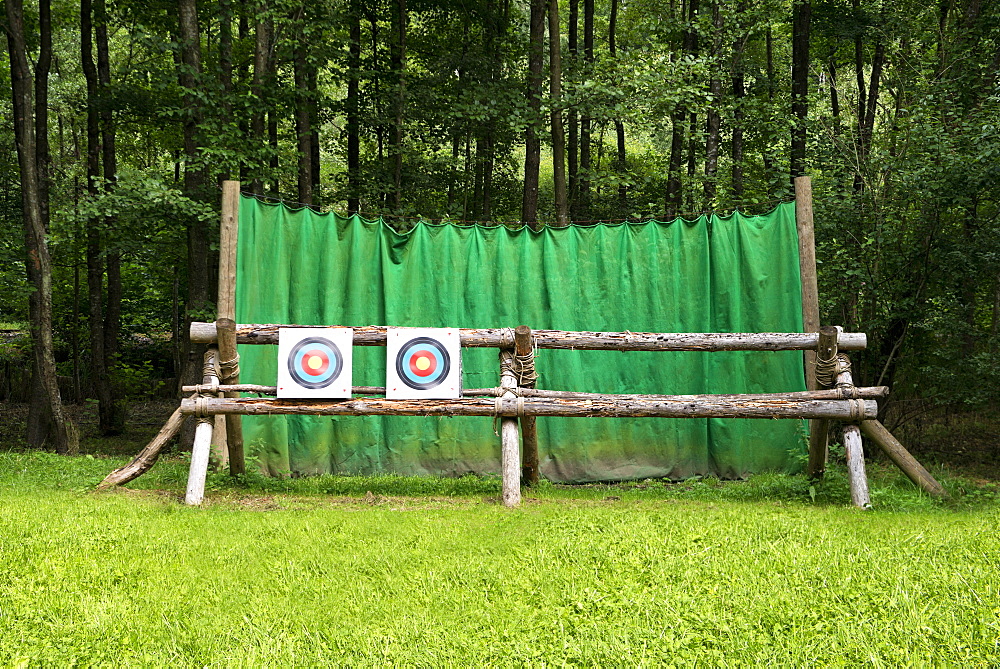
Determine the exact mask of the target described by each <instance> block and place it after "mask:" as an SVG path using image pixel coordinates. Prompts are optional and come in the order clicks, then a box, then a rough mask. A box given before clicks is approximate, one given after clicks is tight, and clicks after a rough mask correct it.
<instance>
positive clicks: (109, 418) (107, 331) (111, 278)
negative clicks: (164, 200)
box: [93, 0, 125, 436]
mask: <svg viewBox="0 0 1000 669" xmlns="http://www.w3.org/2000/svg"><path fill="white" fill-rule="evenodd" d="M93 9H94V36H95V37H96V41H97V83H98V91H99V94H100V95H101V97H103V98H104V99H110V98H111V62H110V54H109V48H108V13H107V7H106V6H105V0H96V2H95V4H94V7H93ZM100 127H101V162H102V167H103V170H104V191H105V192H106V193H109V194H110V193H113V192H114V190H115V187H116V185H117V182H118V156H117V150H116V141H115V140H116V137H115V134H116V133H115V123H114V117H113V116H112V113H111V109H110V108H109V107H108V105H106V104H105V105H103V107H102V109H101V113H100ZM116 223H117V220H116V219H115V217H114V216H106V217H105V218H104V235H105V237H104V239H105V244H104V250H105V271H106V274H107V293H106V294H105V300H106V302H105V311H104V369H105V373H106V377H107V380H108V386H109V387H108V390H107V393H106V394H107V395H108V396H109V397H110V398H111V401H110V403H108V404H106V405H105V404H100V405H99V406H98V429H99V430H100V432H101V434H102V435H106V436H110V435H116V434H121V433H122V431H124V429H125V407H124V406H122V404H121V402H120V401H119V399H118V398H117V397H116V393H115V388H114V384H112V383H111V377H112V372H113V370H114V368H115V365H116V361H117V358H118V334H119V331H120V329H121V305H122V277H121V250H120V248H119V246H118V245H117V244H115V243H112V242H111V240H112V239H117V235H116V234H115V225H116Z"/></svg>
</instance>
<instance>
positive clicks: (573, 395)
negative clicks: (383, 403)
mask: <svg viewBox="0 0 1000 669" xmlns="http://www.w3.org/2000/svg"><path fill="white" fill-rule="evenodd" d="M182 390H183V392H186V393H257V394H259V395H277V394H278V387H277V386H259V385H254V384H250V383H241V384H236V385H220V386H214V387H213V386H184V387H183V388H182ZM501 390H502V389H500V388H466V389H463V390H462V396H463V397H499V396H500V395H501V394H502V392H501ZM351 393H352V394H354V395H385V388H384V387H382V386H354V387H352V388H351ZM515 393H516V394H518V395H520V396H521V397H556V398H566V399H590V398H606V397H607V398H615V399H626V398H633V397H635V398H645V399H661V400H674V399H678V398H698V399H701V398H730V399H737V400H739V399H758V400H768V399H776V398H783V399H790V400H845V399H864V400H874V399H881V398H884V397H888V396H889V387H888V386H871V387H865V388H852V389H846V388H833V389H830V390H802V391H794V392H788V393H756V394H739V395H735V394H730V395H722V394H720V395H607V394H603V393H578V392H574V391H572V390H542V389H541V388H518V389H517V390H516V391H515Z"/></svg>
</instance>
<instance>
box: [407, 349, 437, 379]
mask: <svg viewBox="0 0 1000 669" xmlns="http://www.w3.org/2000/svg"><path fill="white" fill-rule="evenodd" d="M421 357H424V358H427V359H428V360H429V361H430V363H431V365H430V367H428V368H427V369H417V359H418V358H421ZM435 369H437V359H436V358H435V357H434V355H433V354H432V353H431V352H430V351H424V350H420V351H414V352H413V353H411V354H410V371H411V372H413V373H414V374H416V375H417V376H430V375H431V374H433V373H434V370H435Z"/></svg>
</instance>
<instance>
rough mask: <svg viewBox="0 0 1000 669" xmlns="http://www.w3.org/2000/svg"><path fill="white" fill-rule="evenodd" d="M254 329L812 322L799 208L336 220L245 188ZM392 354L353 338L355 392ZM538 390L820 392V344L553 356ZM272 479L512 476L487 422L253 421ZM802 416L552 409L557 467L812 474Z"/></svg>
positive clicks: (242, 228) (548, 430) (270, 355)
mask: <svg viewBox="0 0 1000 669" xmlns="http://www.w3.org/2000/svg"><path fill="white" fill-rule="evenodd" d="M237 258H238V261H237V265H238V268H237V283H236V285H237V289H236V294H237V310H236V317H237V321H238V322H240V323H296V324H303V325H352V326H358V325H390V326H392V325H396V326H427V327H446V326H447V327H468V328H496V327H511V328H513V327H515V326H517V325H521V324H524V325H528V326H530V327H533V328H539V329H542V328H552V329H561V330H593V331H625V330H630V331H633V332H797V331H801V328H802V316H801V313H802V310H801V297H800V283H799V267H798V242H797V236H796V228H795V218H794V207H793V206H792V205H790V204H783V205H780V206H778V207H777V208H776V209H775V210H774V211H772V212H771V213H770V214H767V215H764V216H744V215H742V214H739V213H736V214H733V215H731V216H729V217H717V216H711V217H704V216H703V217H701V218H699V219H697V220H695V221H684V220H677V221H673V222H671V223H659V222H647V223H635V224H633V223H625V224H617V225H613V224H599V225H589V226H583V225H571V226H569V227H567V228H551V227H547V228H544V229H543V230H542V231H540V232H535V231H532V230H530V229H528V228H525V227H521V228H517V229H513V228H509V227H505V226H496V227H485V226H459V225H454V224H440V225H438V224H431V223H428V222H421V223H418V224H416V226H415V227H414V228H413V229H412V230H411V231H409V232H407V233H405V234H400V233H398V232H396V231H394V230H393V229H392V228H391V227H390V226H388V225H387V224H385V223H384V222H382V221H369V220H365V219H363V218H360V217H357V216H353V217H350V218H344V217H341V216H338V215H336V214H333V213H329V214H317V213H316V212H313V211H311V210H309V209H305V208H304V209H292V208H289V207H287V206H285V205H282V204H267V203H263V202H260V201H258V200H256V199H253V198H249V197H243V198H242V199H241V205H240V220H239V248H238V255H237ZM240 355H241V357H242V361H241V367H242V370H243V375H242V381H243V382H245V383H257V384H266V385H274V383H275V380H276V364H277V346H241V347H240ZM385 355H386V351H385V348H383V347H355V348H354V381H353V383H354V385H372V386H382V385H384V384H385ZM462 366H463V385H464V387H467V388H482V387H491V386H496V385H498V384H499V365H498V361H497V351H496V350H495V349H475V348H466V349H463V350H462ZM537 368H538V373H539V380H538V387H539V388H546V389H553V390H574V391H587V392H602V393H671V394H674V393H684V394H686V393H745V392H779V391H795V390H804V389H805V385H804V380H803V371H802V354H801V353H800V352H797V351H790V352H778V353H773V352H767V353H760V352H722V353H699V352H683V353H671V352H627V353H626V352H618V351H568V350H567V351H562V350H558V351H557V350H542V351H540V352H539V355H538V359H537ZM244 435H245V443H246V444H247V448H248V451H249V452H250V453H251V454H252V455H256V456H257V457H258V458H259V462H260V464H261V466H262V468H263V469H264V470H265V471H267V472H269V473H271V474H273V475H279V474H293V475H305V474H320V473H377V472H396V473H400V474H435V475H440V474H444V475H461V474H465V473H469V472H476V473H490V472H499V466H500V440H499V438H498V437H497V436H496V435H495V434H494V427H493V424H492V421H491V420H490V419H488V418H471V417H451V418H444V417H401V416H387V417H380V416H365V417H357V416H344V417H320V416H306V417H289V416H262V417H245V418H244ZM804 435H805V426H804V423H803V421H797V420H734V419H658V418H618V419H613V418H543V419H539V421H538V436H539V450H540V461H541V472H542V474H543V475H544V476H545V477H547V478H549V479H551V480H555V481H604V480H625V479H637V478H648V477H669V478H685V477H689V476H693V475H699V474H700V475H710V474H714V475H717V476H720V477H724V478H736V477H742V476H745V475H747V474H749V473H752V472H759V471H763V470H781V471H797V470H799V469H800V468H801V462H802V456H803V454H804V453H805V441H804Z"/></svg>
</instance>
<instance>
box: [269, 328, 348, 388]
mask: <svg viewBox="0 0 1000 669" xmlns="http://www.w3.org/2000/svg"><path fill="white" fill-rule="evenodd" d="M353 346H354V330H353V329H352V328H280V329H279V330H278V397H279V398H324V397H325V398H344V397H350V396H351V384H352V380H351V377H352V368H351V353H352V351H353Z"/></svg>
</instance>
